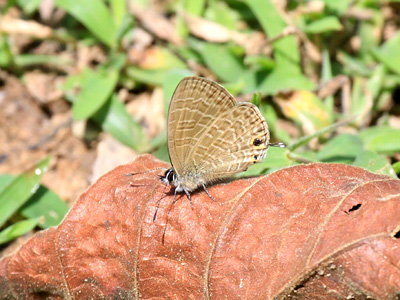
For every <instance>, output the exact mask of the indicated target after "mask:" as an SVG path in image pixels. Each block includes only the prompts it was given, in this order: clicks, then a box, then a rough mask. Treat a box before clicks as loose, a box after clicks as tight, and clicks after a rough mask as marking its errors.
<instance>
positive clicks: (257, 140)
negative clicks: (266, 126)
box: [253, 138, 262, 146]
mask: <svg viewBox="0 0 400 300" xmlns="http://www.w3.org/2000/svg"><path fill="white" fill-rule="evenodd" d="M261 143H262V140H261V139H260V138H256V139H254V141H253V145H254V146H260V145H261Z"/></svg>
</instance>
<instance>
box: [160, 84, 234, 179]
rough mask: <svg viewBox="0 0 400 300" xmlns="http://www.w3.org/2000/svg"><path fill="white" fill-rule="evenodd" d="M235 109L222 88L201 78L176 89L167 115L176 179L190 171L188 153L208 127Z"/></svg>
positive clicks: (190, 159) (169, 143)
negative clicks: (186, 170)
mask: <svg viewBox="0 0 400 300" xmlns="http://www.w3.org/2000/svg"><path fill="white" fill-rule="evenodd" d="M235 106H236V100H235V99H234V98H233V96H232V95H231V94H230V93H229V92H228V91H227V90H226V89H225V88H223V87H222V86H220V85H219V84H217V83H215V82H214V81H211V80H208V79H205V78H200V77H186V78H184V79H183V80H182V81H181V82H180V83H179V84H178V86H177V88H176V90H175V92H174V94H173V96H172V99H171V103H170V107H169V113H168V150H169V156H170V160H171V163H172V166H173V167H174V168H175V171H176V172H177V174H178V176H179V175H180V173H181V172H182V170H185V169H187V168H192V167H193V164H194V162H193V157H192V156H191V155H192V154H189V153H193V152H192V151H191V150H192V149H193V146H194V145H195V144H196V143H197V142H198V139H199V138H200V137H201V136H202V135H203V134H204V132H206V131H208V130H209V129H208V127H209V126H210V124H211V123H212V122H213V121H214V120H215V119H216V118H218V116H221V115H222V114H223V113H225V112H226V111H228V110H230V109H231V108H233V107H235Z"/></svg>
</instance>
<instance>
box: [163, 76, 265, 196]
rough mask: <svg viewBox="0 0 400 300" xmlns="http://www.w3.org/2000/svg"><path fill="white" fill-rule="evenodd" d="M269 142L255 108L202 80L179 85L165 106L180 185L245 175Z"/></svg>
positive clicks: (215, 85)
mask: <svg viewBox="0 0 400 300" xmlns="http://www.w3.org/2000/svg"><path fill="white" fill-rule="evenodd" d="M255 139H257V141H256V142H254V141H255ZM268 142H269V131H268V125H267V123H266V122H265V120H264V117H263V116H262V115H261V113H260V111H259V110H258V108H257V107H256V106H255V105H253V104H251V103H237V102H236V100H235V99H234V98H233V96H232V95H231V94H230V93H229V92H228V91H227V90H226V89H225V88H223V87H222V86H220V85H219V84H217V83H215V82H214V81H211V80H208V79H205V78H200V77H187V78H184V79H183V80H182V81H181V82H180V83H179V85H178V87H177V88H176V90H175V92H174V95H173V97H172V100H171V103H170V108H169V115H168V149H169V154H170V159H171V163H172V166H173V167H174V169H175V172H176V173H177V175H178V177H180V181H181V182H182V184H183V185H185V182H186V181H187V184H188V185H189V182H191V183H192V184H190V185H191V188H193V182H198V183H197V186H199V185H201V184H202V183H207V182H210V181H213V180H215V179H218V178H222V177H226V176H229V175H232V174H235V173H238V172H242V171H245V170H246V169H247V168H248V166H249V165H250V164H252V163H255V162H258V161H261V160H262V159H263V158H264V157H265V155H266V151H267V148H268Z"/></svg>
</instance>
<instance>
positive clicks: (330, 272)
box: [0, 155, 400, 299]
mask: <svg viewBox="0 0 400 300" xmlns="http://www.w3.org/2000/svg"><path fill="white" fill-rule="evenodd" d="M160 167H168V165H166V164H165V163H162V162H160V161H158V160H156V159H155V158H153V157H152V156H150V155H144V156H141V157H139V158H138V159H137V160H136V161H134V162H133V163H131V164H128V165H123V166H120V167H118V168H116V169H114V170H113V171H111V172H109V173H108V174H106V175H104V176H103V177H101V178H100V179H99V180H98V181H97V182H96V183H95V184H94V185H93V186H92V187H91V188H90V189H89V190H88V191H87V192H86V193H84V194H83V195H82V196H81V197H80V198H79V199H78V201H77V202H76V203H75V205H74V207H73V208H72V209H71V211H70V212H69V214H68V215H67V217H66V219H65V220H64V221H63V223H62V224H60V225H59V226H58V227H56V228H51V229H49V230H47V231H44V232H40V233H38V234H36V235H35V236H34V237H33V238H32V239H30V240H29V241H28V242H27V243H26V244H24V245H23V246H22V247H21V248H20V249H19V250H18V251H17V252H15V253H14V254H13V255H11V256H8V257H5V258H3V259H2V260H1V261H0V298H1V299H7V297H10V298H15V299H37V297H38V296H43V297H44V296H46V297H47V299H70V298H74V299H100V298H101V299H155V298H157V299H282V298H294V299H346V298H348V299H349V298H351V299H365V298H367V297H372V298H378V299H397V298H396V297H398V295H399V294H400V272H399V268H400V238H399V235H400V234H399V231H400V217H399V216H400V214H399V212H400V193H399V191H400V181H399V180H396V179H393V178H390V177H387V176H382V175H376V174H373V173H369V172H367V171H365V170H363V169H360V168H356V167H352V166H346V165H339V164H310V165H299V166H295V167H291V168H287V169H283V170H280V171H277V172H275V173H273V174H271V175H269V176H263V177H258V178H251V179H245V180H238V181H234V182H230V183H227V184H220V185H215V186H213V187H210V188H209V191H210V193H211V194H212V195H213V197H214V198H215V199H216V200H217V201H216V202H214V201H213V200H212V199H210V198H209V197H208V196H207V195H206V193H205V192H204V191H198V192H196V193H194V194H193V195H192V200H193V207H194V209H191V206H190V203H189V201H188V200H187V198H186V196H182V195H179V196H178V199H177V201H176V203H175V204H173V206H171V205H172V202H173V199H174V195H173V189H170V188H169V187H166V186H165V185H164V184H162V183H161V182H160V181H159V179H158V177H157V175H159V174H162V172H163V170H154V171H151V172H148V173H145V174H139V175H135V176H127V174H128V173H131V172H134V173H136V172H145V171H147V170H152V169H155V168H160ZM165 193H166V194H165ZM163 196H165V197H163ZM160 199H161V200H160ZM159 201H160V202H159ZM158 203H160V205H159V209H158V213H157V217H156V219H155V221H154V222H153V217H154V214H155V211H156V207H157V204H158ZM168 211H169V213H168ZM164 234H165V237H164V243H163V241H162V240H163V235H164Z"/></svg>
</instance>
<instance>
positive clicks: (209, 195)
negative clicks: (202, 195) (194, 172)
mask: <svg viewBox="0 0 400 300" xmlns="http://www.w3.org/2000/svg"><path fill="white" fill-rule="evenodd" d="M202 185H203V189H204V191H205V192H206V193H207V195H208V197H210V198H211V199H213V200H214V201H215V202H217V200H215V199H214V197H213V196H211V194H210V192H209V191H208V190H207V188H206V185H205V184H204V183H203V184H202Z"/></svg>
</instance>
